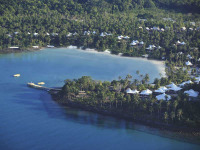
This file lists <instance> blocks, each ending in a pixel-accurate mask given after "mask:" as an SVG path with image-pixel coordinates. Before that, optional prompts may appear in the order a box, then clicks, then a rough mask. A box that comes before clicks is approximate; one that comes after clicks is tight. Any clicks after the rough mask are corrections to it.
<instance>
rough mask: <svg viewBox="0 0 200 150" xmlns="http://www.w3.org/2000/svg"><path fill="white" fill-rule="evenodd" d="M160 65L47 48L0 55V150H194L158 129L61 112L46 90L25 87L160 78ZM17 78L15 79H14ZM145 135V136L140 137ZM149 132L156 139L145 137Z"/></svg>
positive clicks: (97, 115) (138, 60)
mask: <svg viewBox="0 0 200 150" xmlns="http://www.w3.org/2000/svg"><path fill="white" fill-rule="evenodd" d="M159 67H161V66H159V65H155V64H153V63H151V62H150V61H146V60H142V59H130V58H121V57H116V56H109V55H104V54H96V53H89V52H83V51H80V50H75V49H71V50H70V49H64V48H63V49H48V50H47V49H46V50H42V51H37V52H30V53H20V54H6V55H0V149H1V150H7V149H8V150H37V149H39V150H55V149H56V150H90V149H91V150H124V149H127V150H129V149H130V150H133V149H134V150H137V149H138V150H146V149H152V150H161V149H166V150H176V149H177V150H179V149H180V150H183V149H184V150H198V149H200V146H199V145H195V144H190V143H185V142H181V141H177V140H174V139H170V138H164V137H161V136H158V135H157V134H158V133H159V135H162V133H160V131H159V130H154V131H152V130H151V129H150V128H148V127H145V126H141V125H136V124H134V123H132V122H128V121H124V120H119V119H115V118H112V117H106V116H102V115H99V114H96V113H90V112H86V111H81V110H77V109H71V108H63V107H61V106H59V105H58V104H57V103H56V102H54V101H53V100H52V99H51V97H50V95H48V93H46V92H45V91H40V90H36V89H31V88H29V87H27V86H26V83H27V82H30V81H33V82H36V83H37V82H39V81H44V82H45V83H46V86H48V87H53V86H56V87H57V86H62V85H63V81H64V80H65V79H67V78H70V79H73V78H78V77H81V76H82V75H90V76H92V77H93V78H94V79H97V80H112V79H117V78H118V76H122V77H125V76H126V75H127V74H128V73H129V74H131V75H133V77H135V78H136V77H137V75H136V70H140V72H141V73H143V74H144V73H149V74H150V77H151V81H153V78H155V77H159V71H160V68H159ZM16 73H20V74H21V77H19V78H14V77H12V75H13V74H16ZM142 131H145V132H142ZM149 132H151V133H152V132H153V133H155V134H150V133H149Z"/></svg>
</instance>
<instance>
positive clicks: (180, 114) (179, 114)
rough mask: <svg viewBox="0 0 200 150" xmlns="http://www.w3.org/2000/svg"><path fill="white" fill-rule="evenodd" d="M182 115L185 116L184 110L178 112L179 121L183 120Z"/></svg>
mask: <svg viewBox="0 0 200 150" xmlns="http://www.w3.org/2000/svg"><path fill="white" fill-rule="evenodd" d="M182 115H183V110H182V109H178V111H177V117H178V120H181V118H182Z"/></svg>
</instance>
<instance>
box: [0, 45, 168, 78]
mask: <svg viewBox="0 0 200 150" xmlns="http://www.w3.org/2000/svg"><path fill="white" fill-rule="evenodd" d="M54 48H55V49H62V48H67V49H76V50H80V51H84V52H87V53H95V54H102V55H108V56H112V57H118V58H126V59H142V60H145V61H148V62H151V63H153V64H155V65H157V66H158V67H157V68H158V70H159V72H160V73H161V74H162V76H161V77H166V72H165V68H166V65H165V61H163V60H157V59H149V58H144V57H131V56H130V57H129V56H123V54H122V53H119V54H118V55H116V54H112V53H111V52H110V51H109V50H108V49H106V50H105V51H98V50H96V49H92V48H85V49H83V47H77V46H73V45H70V46H62V47H54ZM44 49H51V48H47V47H40V48H38V49H36V48H27V49H20V50H13V49H6V50H2V51H0V54H10V53H22V52H34V51H40V50H44ZM161 65H164V68H163V67H162V66H161Z"/></svg>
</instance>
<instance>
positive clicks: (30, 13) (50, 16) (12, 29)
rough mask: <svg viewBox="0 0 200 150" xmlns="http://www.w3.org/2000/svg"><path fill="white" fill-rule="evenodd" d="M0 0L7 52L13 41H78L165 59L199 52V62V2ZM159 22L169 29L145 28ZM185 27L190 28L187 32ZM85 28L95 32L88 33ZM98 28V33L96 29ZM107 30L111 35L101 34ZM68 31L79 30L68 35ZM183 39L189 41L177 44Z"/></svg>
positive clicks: (1, 45)
mask: <svg viewBox="0 0 200 150" xmlns="http://www.w3.org/2000/svg"><path fill="white" fill-rule="evenodd" d="M0 2H1V6H0V14H1V16H0V25H1V31H0V39H1V41H0V42H1V43H0V51H2V52H5V51H8V50H9V49H8V48H9V47H11V46H19V47H20V48H21V49H26V48H28V47H32V46H34V45H39V46H40V47H45V46H46V45H47V44H51V45H55V46H68V45H76V46H79V47H80V46H84V47H85V48H87V47H88V48H96V49H98V50H99V51H104V50H106V49H110V50H111V51H112V53H114V54H118V53H123V54H124V55H126V56H142V55H144V54H148V55H149V57H150V58H154V59H162V58H165V59H169V60H170V61H174V62H177V61H179V63H180V62H182V64H183V63H184V61H185V60H187V58H186V55H187V54H190V55H191V56H192V57H194V60H193V62H192V63H194V64H196V63H198V62H197V59H198V57H199V51H198V50H196V49H195V48H197V49H199V48H200V39H199V37H200V32H199V30H198V21H199V14H198V11H196V9H188V8H189V7H188V6H191V7H192V8H193V7H194V6H195V7H194V8H200V7H199V6H200V5H199V1H189V0H184V1H174V0H164V1H163V0H162V1H161V0H59V1H58V0H39V1H36V0H26V1H20V0H16V1H15V0H7V1H4V0H1V1H0ZM186 5H187V7H186ZM172 6H173V7H172ZM176 6H177V8H176ZM163 8H164V9H163ZM182 8H184V10H185V11H184V12H186V13H178V12H180V11H181V12H182ZM186 8H187V9H186ZM168 9H170V10H168ZM197 10H200V9H197ZM177 11H178V12H177ZM189 12H190V13H189ZM163 18H165V20H164V19H163ZM166 18H167V19H166ZM190 22H196V24H191V23H190ZM194 25H195V26H194ZM154 26H155V27H159V28H160V29H161V28H163V29H165V31H162V32H161V31H160V30H159V31H157V30H150V31H148V30H146V27H149V28H152V27H154ZM139 27H142V28H139ZM181 27H186V28H187V29H186V30H185V31H183V30H181ZM189 28H192V29H191V30H189ZM84 31H90V32H91V33H90V34H84ZM93 31H95V32H96V34H92V32H93ZM102 32H103V33H105V32H106V33H111V34H112V35H109V36H104V37H102V36H100V34H101V33H102ZM34 33H36V34H34ZM37 33H38V34H37ZM47 33H49V34H50V35H48V34H47ZM69 33H77V34H72V35H70V36H67V35H69ZM119 35H124V36H129V37H130V39H123V40H118V39H117V36H119ZM132 40H138V41H144V44H143V45H142V46H131V45H130V43H131V41H132ZM178 40H180V41H181V42H182V41H184V42H185V43H186V44H185V45H182V46H177V45H174V44H175V43H176V42H177V41H178ZM153 44H154V45H156V46H157V48H155V49H154V50H152V51H149V50H147V49H146V48H147V47H148V46H149V45H153ZM159 46H161V48H158V47H159ZM178 52H184V54H185V55H183V56H181V57H176V54H177V53H178ZM180 65H181V64H180Z"/></svg>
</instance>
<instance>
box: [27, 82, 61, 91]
mask: <svg viewBox="0 0 200 150" xmlns="http://www.w3.org/2000/svg"><path fill="white" fill-rule="evenodd" d="M27 86H29V87H32V88H35V89H40V90H45V91H48V92H59V91H61V89H60V88H48V87H44V86H41V85H37V84H35V83H32V82H30V83H27Z"/></svg>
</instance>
